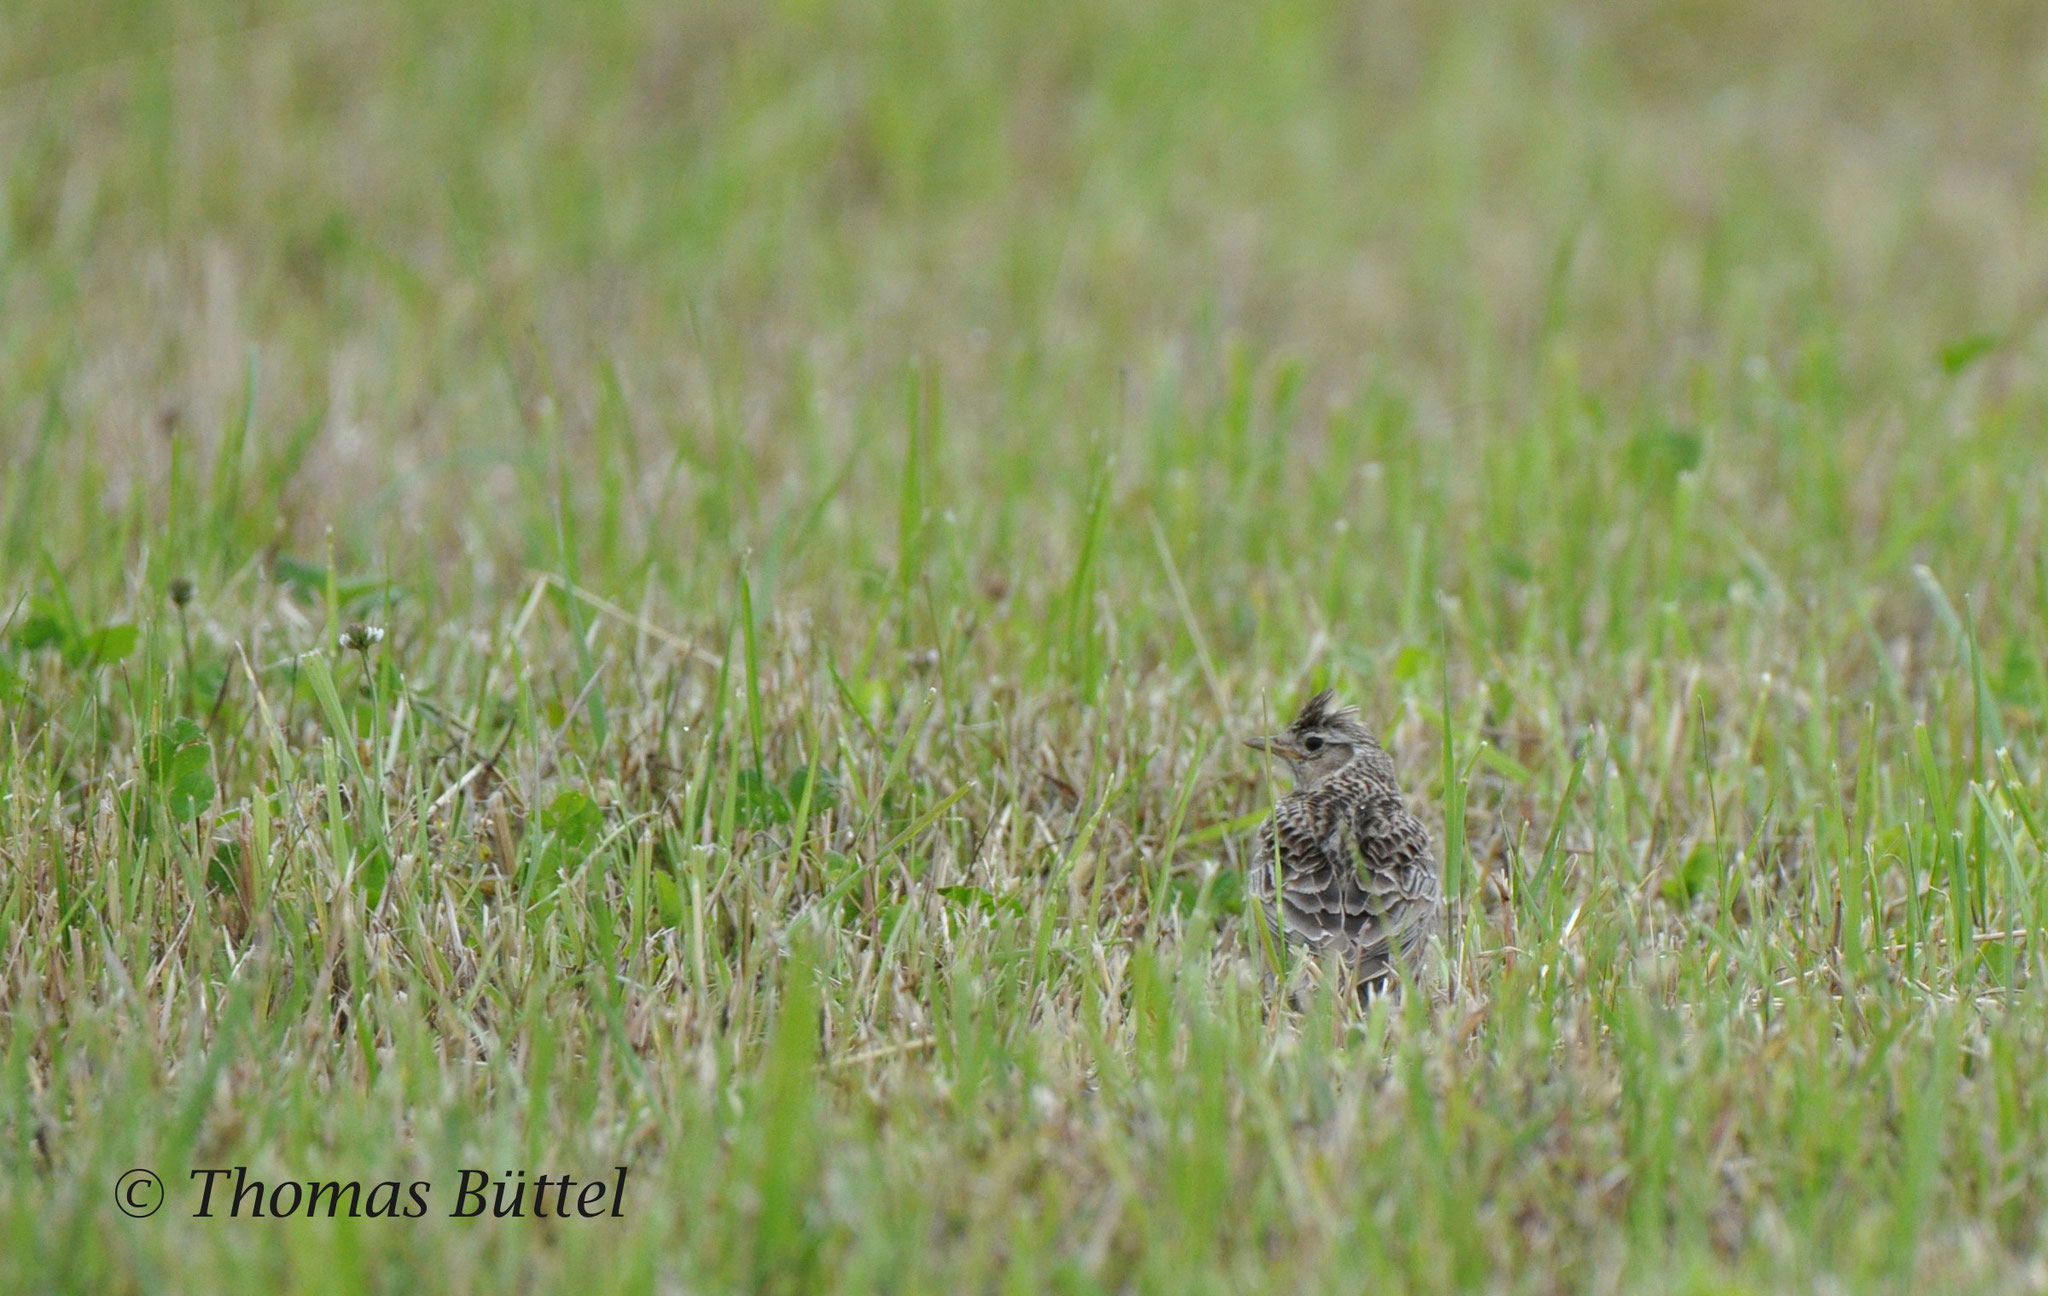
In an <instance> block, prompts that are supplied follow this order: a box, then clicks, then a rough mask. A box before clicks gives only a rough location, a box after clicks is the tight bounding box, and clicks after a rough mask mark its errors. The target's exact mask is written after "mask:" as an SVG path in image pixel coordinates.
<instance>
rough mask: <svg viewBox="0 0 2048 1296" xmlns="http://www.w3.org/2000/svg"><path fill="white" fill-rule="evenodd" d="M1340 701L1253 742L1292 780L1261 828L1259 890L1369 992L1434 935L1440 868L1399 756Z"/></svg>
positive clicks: (1311, 946) (1309, 943)
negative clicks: (1400, 776) (1397, 771)
mask: <svg viewBox="0 0 2048 1296" xmlns="http://www.w3.org/2000/svg"><path fill="white" fill-rule="evenodd" d="M1332 702H1333V698H1332V694H1331V692H1330V690H1328V689H1325V690H1324V691H1323V692H1321V693H1318V694H1316V695H1315V696H1314V697H1312V698H1310V699H1309V700H1308V701H1307V702H1306V703H1304V704H1303V705H1302V708H1301V713H1300V714H1299V715H1297V716H1295V717H1294V722H1293V723H1292V724H1290V725H1288V726H1287V728H1286V730H1285V731H1284V732H1281V733H1277V734H1274V735H1272V736H1271V737H1267V738H1252V739H1249V740H1247V745H1248V746H1251V747H1256V748H1258V749H1259V750H1260V751H1263V752H1265V753H1267V754H1268V755H1271V756H1276V757H1278V758H1279V759H1281V760H1284V761H1286V762H1287V768H1288V770H1289V772H1290V773H1292V774H1293V776H1294V790H1293V791H1291V792H1289V793H1288V794H1287V795H1285V796H1283V797H1281V798H1280V800H1279V803H1278V804H1277V805H1275V806H1274V807H1273V813H1272V815H1271V817H1269V818H1268V819H1267V820H1266V822H1265V824H1264V825H1263V826H1262V827H1261V828H1260V829H1259V844H1258V855H1257V857H1256V859H1255V861H1254V863H1253V865H1252V888H1253V891H1254V893H1255V894H1256V895H1257V896H1258V897H1259V899H1260V900H1261V901H1262V902H1263V903H1264V904H1265V905H1266V906H1267V912H1268V913H1269V914H1271V915H1272V916H1273V918H1274V919H1275V920H1276V921H1277V922H1278V923H1279V925H1280V928H1281V930H1283V931H1284V932H1286V934H1287V938H1288V939H1289V940H1291V941H1294V942H1296V943H1297V944H1300V945H1302V946H1305V947H1306V948H1307V949H1308V950H1309V952H1310V953H1312V954H1316V955H1325V954H1329V955H1335V956H1336V957H1337V958H1338V959H1339V960H1341V962H1342V964H1343V965H1344V966H1345V967H1346V968H1348V969H1349V970H1350V972H1351V973H1352V975H1353V976H1355V977H1356V979H1357V984H1358V990H1359V993H1360V995H1361V996H1364V997H1370V996H1371V995H1373V994H1376V993H1378V992H1380V991H1382V990H1384V989H1386V988H1387V986H1388V984H1389V983H1390V982H1391V980H1392V978H1393V976H1394V968H1395V965H1396V963H1399V962H1404V961H1405V960H1408V959H1409V958H1411V957H1412V956H1413V954H1414V953H1415V951H1416V950H1417V949H1418V948H1419V947H1420V946H1421V945H1422V943H1423V942H1424V941H1425V940H1426V939H1427V938H1428V937H1429V935H1430V934H1431V932H1432V931H1434V930H1435V928H1436V919H1437V914H1438V911H1439V906H1440V904H1441V898H1440V891H1439V886H1438V877H1437V861H1436V857H1435V855H1434V853H1433V852H1432V851H1431V849H1430V844H1429V832H1428V830H1427V829H1425V828H1424V827H1423V826H1422V824H1421V822H1420V821H1419V820H1417V819H1416V818H1415V816H1414V815H1412V814H1410V813H1409V812H1408V808H1407V806H1405V805H1404V804H1403V803H1402V801H1401V787H1400V784H1399V783H1398V782H1397V781H1396V780H1395V777H1394V762H1393V758H1392V757H1390V756H1388V755H1387V752H1386V749H1385V748H1384V747H1381V746H1380V743H1379V739H1377V738H1375V737H1373V735H1372V733H1371V732H1370V731H1369V730H1368V729H1366V727H1365V726H1364V725H1363V724H1361V723H1360V722H1359V719H1358V709H1357V708H1356V707H1335V706H1333V705H1332ZM1276 873H1277V874H1278V877H1277V879H1276V877H1275V874H1276Z"/></svg>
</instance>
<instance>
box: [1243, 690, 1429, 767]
mask: <svg viewBox="0 0 2048 1296" xmlns="http://www.w3.org/2000/svg"><path fill="white" fill-rule="evenodd" d="M1334 703H1335V695H1334V694H1333V693H1332V692H1331V691H1330V690H1329V689H1324V690H1323V691H1322V692H1320V693H1318V694H1316V695H1315V696H1314V697H1312V698H1310V699H1309V700H1308V701H1306V702H1304V703H1302V705H1301V711H1300V712H1299V713H1298V714H1296V715H1295V717H1294V721H1293V723H1291V724H1289V725H1288V726H1287V728H1286V729H1284V730H1282V731H1281V732H1279V733H1276V734H1271V735H1268V736H1266V737H1264V738H1247V739H1245V746H1247V747H1252V748H1256V749H1257V750H1259V751H1262V752H1265V753H1266V754H1267V755H1269V756H1277V757H1279V758H1280V759H1281V760H1284V761H1286V762H1287V768H1288V771H1289V772H1290V773H1292V774H1293V775H1294V786H1295V787H1296V788H1297V789H1304V788H1312V787H1314V786H1316V785H1317V784H1318V783H1321V782H1322V781H1323V780H1325V779H1327V778H1329V777H1330V776H1331V775H1332V774H1335V773H1336V772H1337V771H1338V770H1341V769H1343V768H1345V767H1346V766H1348V765H1350V764H1352V763H1353V762H1354V761H1360V760H1363V761H1365V762H1367V763H1368V764H1369V766H1370V767H1371V772H1373V773H1375V774H1381V773H1382V772H1383V774H1384V777H1385V778H1387V779H1391V778H1392V777H1393V772H1394V771H1393V762H1392V761H1391V760H1389V759H1388V758H1387V753H1386V751H1385V750H1384V749H1383V748H1381V746H1380V743H1379V739H1377V738H1375V737H1373V736H1372V731H1371V730H1369V729H1367V728H1366V727H1365V726H1364V725H1363V724H1361V723H1360V722H1359V719H1358V708H1357V707H1348V706H1347V707H1340V706H1336V705H1334Z"/></svg>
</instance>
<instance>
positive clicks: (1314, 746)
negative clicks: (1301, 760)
mask: <svg viewBox="0 0 2048 1296" xmlns="http://www.w3.org/2000/svg"><path fill="white" fill-rule="evenodd" d="M1301 745H1302V746H1303V747H1304V748H1306V749H1307V750H1309V751H1312V752H1319V751H1321V750H1322V749H1323V740H1322V739H1321V738H1318V737H1315V736H1313V735H1311V736H1310V737H1307V738H1304V739H1302V740H1301Z"/></svg>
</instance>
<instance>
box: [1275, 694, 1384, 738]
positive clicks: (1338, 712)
mask: <svg viewBox="0 0 2048 1296" xmlns="http://www.w3.org/2000/svg"><path fill="white" fill-rule="evenodd" d="M1336 701H1337V691H1336V690H1335V689H1324V690H1323V691H1322V692H1320V693H1318V694H1316V695H1315V696H1314V697H1312V698H1310V699H1309V700H1308V701H1306V702H1304V703H1302V704H1301V711H1300V712H1299V713H1298V714H1297V715H1296V716H1295V717H1294V723H1292V724H1290V725H1288V726H1287V728H1288V730H1289V731H1290V732H1292V733H1297V734H1305V733H1310V732H1312V731H1316V730H1320V731H1322V732H1324V733H1329V732H1332V731H1335V732H1336V733H1338V734H1340V735H1342V736H1344V737H1347V738H1351V739H1353V740H1354V741H1362V740H1364V739H1368V738H1370V737H1371V736H1372V734H1371V732H1370V731H1368V730H1367V729H1366V727H1365V726H1364V725H1363V724H1361V723H1360V722H1359V719H1358V708H1357V707H1355V706H1344V707H1340V706H1338V705H1336Z"/></svg>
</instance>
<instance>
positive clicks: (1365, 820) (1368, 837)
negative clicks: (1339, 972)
mask: <svg viewBox="0 0 2048 1296" xmlns="http://www.w3.org/2000/svg"><path fill="white" fill-rule="evenodd" d="M1345 828H1346V829H1347V832H1346V833H1345V836H1346V837H1347V838H1348V839H1349V841H1348V843H1347V844H1348V845H1349V847H1350V854H1351V856H1352V859H1353V862H1354V863H1355V865H1356V873H1355V878H1356V885H1357V888H1358V891H1359V892H1360V893H1361V894H1362V895H1363V897H1364V903H1363V905H1362V906H1361V908H1362V909H1363V910H1364V911H1365V914H1366V915H1368V916H1369V920H1368V921H1367V922H1365V923H1362V924H1360V925H1359V927H1358V929H1357V930H1356V932H1355V934H1354V936H1353V948H1354V949H1355V951H1356V952H1357V956H1358V957H1359V958H1360V959H1361V960H1365V961H1371V960H1384V959H1386V958H1387V956H1388V955H1389V953H1390V952H1391V950H1392V948H1393V947H1394V946H1396V945H1398V946H1400V947H1401V948H1403V949H1406V948H1408V947H1410V946H1412V945H1413V944H1415V943H1416V941H1417V940H1418V939H1419V938H1420V937H1421V935H1422V932H1421V931H1420V930H1419V928H1420V926H1421V924H1422V923H1423V922H1424V921H1425V920H1426V919H1427V918H1428V916H1429V915H1430V914H1432V913H1434V912H1435V911H1436V907H1437V896H1438V889H1437V870H1436V860H1435V858H1434V857H1433V856H1432V854H1431V852H1430V844H1429V830H1428V829H1426V828H1424V827H1423V826H1422V821H1421V820H1419V819H1417V818H1416V817H1415V816H1414V815H1412V814H1410V813H1409V812H1408V808H1407V807H1406V806H1405V805H1403V804H1401V796H1400V793H1398V792H1394V791H1391V790H1389V791H1374V792H1371V793H1369V794H1367V795H1366V796H1364V797H1361V798H1359V800H1358V801H1357V802H1356V803H1355V804H1354V805H1353V807H1352V809H1351V813H1350V815H1349V817H1348V821H1347V823H1346V824H1345Z"/></svg>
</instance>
